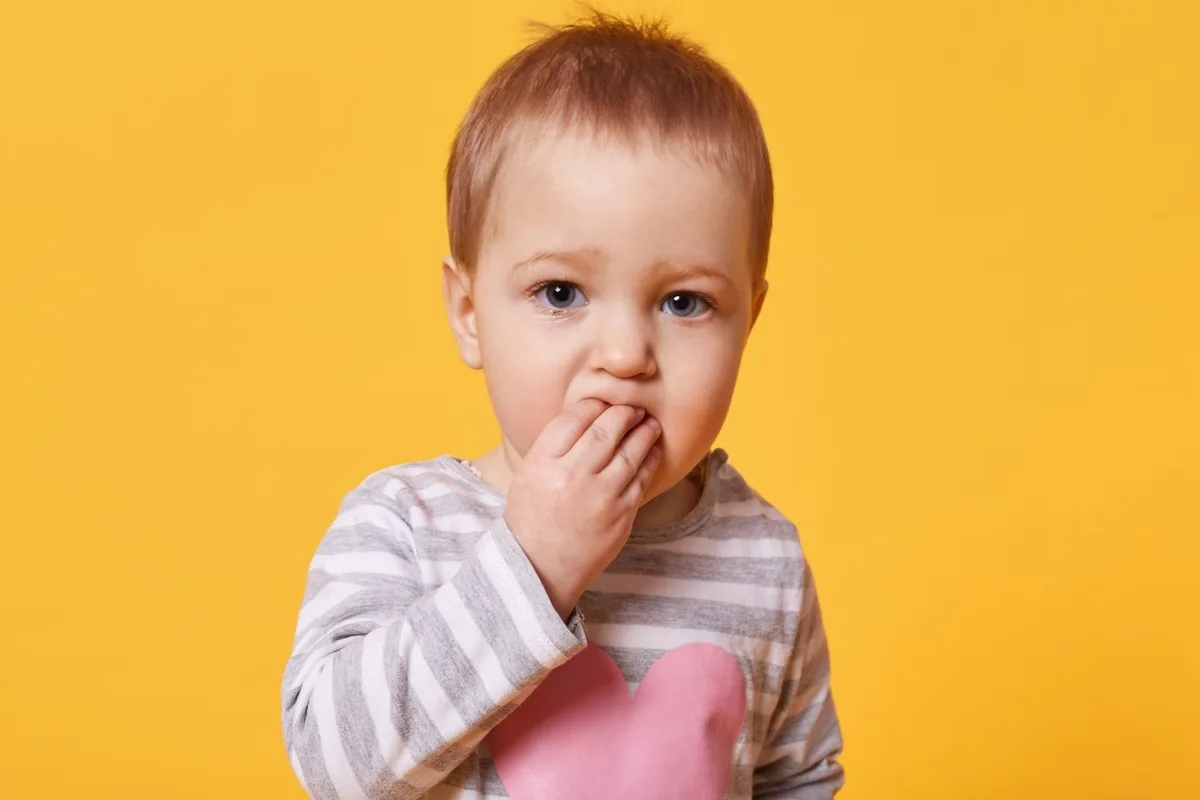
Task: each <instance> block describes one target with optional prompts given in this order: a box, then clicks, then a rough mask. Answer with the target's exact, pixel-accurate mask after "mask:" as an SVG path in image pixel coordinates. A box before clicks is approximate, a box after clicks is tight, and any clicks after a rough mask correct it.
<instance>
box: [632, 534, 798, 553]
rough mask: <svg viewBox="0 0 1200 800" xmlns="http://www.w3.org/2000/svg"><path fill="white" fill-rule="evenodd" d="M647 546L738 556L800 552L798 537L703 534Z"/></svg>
mask: <svg viewBox="0 0 1200 800" xmlns="http://www.w3.org/2000/svg"><path fill="white" fill-rule="evenodd" d="M647 547H650V548H653V549H654V550H666V551H667V552H670V553H687V554H689V555H697V556H717V557H721V556H735V557H738V558H770V559H775V558H799V557H800V554H801V550H800V540H799V539H796V540H792V539H706V538H704V537H703V536H685V537H684V538H682V539H679V540H677V541H674V542H663V543H662V544H654V545H647Z"/></svg>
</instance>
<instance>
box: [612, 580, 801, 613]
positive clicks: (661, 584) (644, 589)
mask: <svg viewBox="0 0 1200 800" xmlns="http://www.w3.org/2000/svg"><path fill="white" fill-rule="evenodd" d="M592 588H593V589H596V590H598V591H601V592H610V593H613V594H636V595H641V596H647V597H678V598H684V599H688V600H711V601H714V602H720V603H732V604H734V605H739V606H750V607H752V608H765V609H770V610H776V609H781V610H783V611H799V610H800V592H798V591H796V590H795V589H788V590H782V589H780V588H779V587H777V586H754V585H751V584H745V583H724V582H721V581H705V580H694V579H693V580H688V579H686V578H659V577H646V576H645V575H617V574H611V573H605V574H603V575H601V576H600V577H599V578H598V579H597V580H596V583H595V584H594V585H593V587H592Z"/></svg>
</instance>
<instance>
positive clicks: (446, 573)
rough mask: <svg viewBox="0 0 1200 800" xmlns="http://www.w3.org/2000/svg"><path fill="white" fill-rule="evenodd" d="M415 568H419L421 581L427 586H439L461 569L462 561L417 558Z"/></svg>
mask: <svg viewBox="0 0 1200 800" xmlns="http://www.w3.org/2000/svg"><path fill="white" fill-rule="evenodd" d="M417 568H418V569H419V570H421V580H422V582H423V583H425V584H426V585H427V586H441V585H442V584H444V583H446V582H448V581H449V580H450V579H451V578H453V577H454V576H455V575H457V574H458V572H459V570H461V569H462V562H461V561H450V560H446V561H442V560H436V561H435V560H433V559H430V558H419V559H417Z"/></svg>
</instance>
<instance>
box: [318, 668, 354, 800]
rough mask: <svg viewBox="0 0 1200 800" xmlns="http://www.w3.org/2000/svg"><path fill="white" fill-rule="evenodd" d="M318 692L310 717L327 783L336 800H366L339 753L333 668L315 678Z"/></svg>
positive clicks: (343, 753)
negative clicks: (318, 744) (314, 719)
mask: <svg viewBox="0 0 1200 800" xmlns="http://www.w3.org/2000/svg"><path fill="white" fill-rule="evenodd" d="M317 683H318V686H317V691H316V692H314V693H313V709H312V710H313V713H314V714H316V716H317V732H318V733H319V734H320V736H321V755H322V757H323V759H324V762H325V770H326V771H327V772H328V773H329V780H331V781H332V782H333V788H334V789H335V790H336V791H337V795H338V798H339V800H367V796H366V794H364V793H363V790H362V787H361V786H359V785H358V780H357V779H356V778H355V777H354V770H353V768H351V766H350V761H349V759H348V758H346V751H345V750H343V749H342V738H341V736H340V735H339V733H338V725H337V709H336V708H335V707H334V701H333V664H332V663H330V664H326V665H325V668H324V669H322V670H321V673H320V675H319V676H318V677H317Z"/></svg>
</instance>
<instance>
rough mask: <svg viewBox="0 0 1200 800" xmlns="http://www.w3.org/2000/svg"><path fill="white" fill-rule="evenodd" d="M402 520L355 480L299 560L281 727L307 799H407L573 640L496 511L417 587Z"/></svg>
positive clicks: (570, 650)
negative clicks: (303, 564)
mask: <svg viewBox="0 0 1200 800" xmlns="http://www.w3.org/2000/svg"><path fill="white" fill-rule="evenodd" d="M405 519H406V517H405V516H404V515H403V514H402V509H401V508H399V507H398V506H397V504H396V502H395V501H394V500H392V499H391V498H390V497H389V496H387V494H386V493H384V492H382V491H380V490H379V489H378V488H371V487H369V486H368V485H366V484H364V486H363V487H360V488H359V489H358V490H356V491H355V492H352V493H351V494H350V495H349V496H348V497H347V498H346V501H345V502H344V503H343V505H342V509H341V512H340V514H339V516H338V517H337V519H336V520H335V521H334V523H333V526H332V527H331V529H330V530H329V531H328V533H327V534H326V535H325V537H324V538H323V539H322V542H321V544H320V546H319V548H318V550H317V554H316V556H315V557H314V558H313V560H312V563H311V566H310V569H309V574H308V585H307V589H306V592H305V599H304V603H303V605H302V608H301V611H300V616H299V621H298V624H297V630H296V638H295V641H294V645H293V651H292V654H291V657H290V659H289V660H288V664H287V668H286V671H285V673H284V680H283V730H284V740H285V743H286V746H287V751H288V755H289V757H290V759H291V763H292V767H293V769H294V770H295V772H296V774H297V777H298V778H299V779H300V781H301V783H302V784H303V785H304V788H305V790H306V791H307V792H308V794H309V795H310V796H311V797H313V798H314V799H315V800H376V798H379V799H380V800H382V798H388V800H400V799H401V798H411V797H419V796H420V795H421V794H423V793H424V792H425V791H427V790H428V789H430V788H431V787H433V786H436V785H437V784H438V783H440V782H441V781H442V780H443V779H444V778H445V777H446V775H447V774H449V773H450V772H451V771H452V770H453V769H454V768H455V767H456V766H458V764H460V763H461V762H462V761H463V760H464V759H465V758H466V757H467V756H468V755H469V754H470V753H471V751H472V750H473V749H474V747H475V746H476V745H477V744H478V743H479V742H480V741H481V740H482V739H483V737H484V736H485V735H486V734H487V732H488V731H489V730H490V729H491V728H492V727H494V726H495V725H496V724H498V723H499V722H500V720H501V719H503V718H504V716H505V715H506V714H507V713H508V712H509V711H511V710H512V708H513V707H515V705H516V704H517V703H518V702H519V701H520V700H522V699H523V698H524V697H525V696H527V695H528V694H529V692H531V691H532V690H533V688H534V687H535V686H536V685H537V684H538V683H539V682H540V680H541V679H542V678H544V677H545V675H546V674H548V673H549V671H550V670H552V669H553V668H555V667H556V666H558V665H560V664H562V663H564V662H565V661H567V660H568V659H569V658H571V656H573V655H574V654H576V653H578V652H579V651H581V650H582V649H583V647H584V645H585V641H584V636H583V631H582V626H581V624H580V622H579V621H578V618H577V617H573V618H572V620H573V621H572V623H571V624H570V625H566V624H564V623H563V622H562V620H561V619H560V618H559V616H558V614H557V613H556V612H555V610H554V608H553V606H552V605H551V603H550V601H549V598H548V597H547V596H546V593H545V590H544V589H543V587H542V584H541V582H540V580H539V579H538V577H537V574H536V573H535V572H534V570H533V567H532V566H531V565H530V563H529V561H528V559H527V558H526V557H525V554H524V553H523V552H522V550H521V548H520V545H519V544H518V543H517V541H516V540H515V539H514V538H513V536H512V534H511V532H509V531H508V530H507V528H505V526H504V525H503V523H502V522H498V523H495V524H490V525H489V526H488V527H489V530H488V531H487V532H486V533H484V534H483V535H482V536H480V537H479V539H478V541H477V542H476V543H475V546H474V548H473V551H472V550H470V549H468V550H467V551H466V552H465V553H464V557H463V559H462V561H461V567H460V568H459V569H458V571H457V572H456V573H455V574H454V575H453V577H451V578H450V579H449V580H447V581H446V582H444V583H442V584H441V585H440V586H438V587H437V588H434V589H432V590H427V589H425V588H424V584H423V582H422V580H421V578H420V575H421V572H420V569H419V565H418V564H417V562H416V556H415V554H414V548H413V542H414V537H413V533H412V530H411V529H410V526H409V524H408V523H407V522H406V521H405Z"/></svg>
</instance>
